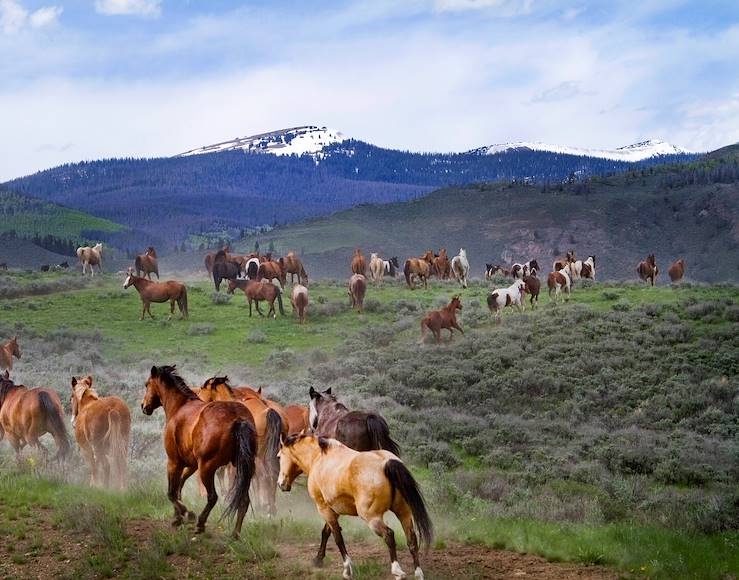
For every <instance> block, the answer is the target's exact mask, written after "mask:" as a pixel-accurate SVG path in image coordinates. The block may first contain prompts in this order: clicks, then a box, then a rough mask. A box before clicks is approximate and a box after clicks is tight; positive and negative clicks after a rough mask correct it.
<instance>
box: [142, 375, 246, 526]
mask: <svg viewBox="0 0 739 580" xmlns="http://www.w3.org/2000/svg"><path fill="white" fill-rule="evenodd" d="M158 407H163V408H164V415H165V417H166V423H165V426H164V449H165V451H166V452H167V479H168V492H167V497H168V498H169V501H171V502H172V504H173V505H174V521H173V522H172V524H173V525H174V526H180V525H182V522H183V519H184V518H185V517H187V518H188V519H191V520H192V519H194V518H195V514H194V513H192V512H191V511H189V510H188V509H187V507H186V506H185V504H184V503H182V486H183V485H184V484H185V481H186V480H187V478H189V477H190V476H191V475H192V474H193V473H195V472H196V471H197V472H199V474H200V481H201V482H202V483H203V485H204V486H205V489H206V490H207V493H208V502H207V503H206V505H205V508H204V509H203V511H202V512H201V513H200V516H199V517H198V523H197V531H198V532H203V531H205V523H206V521H207V520H208V515H209V514H210V512H211V510H212V509H213V507H214V506H215V505H216V502H217V501H218V494H217V493H216V487H215V474H216V471H217V470H218V469H219V468H220V467H222V466H224V465H229V464H231V465H233V466H234V467H235V468H236V473H235V476H234V478H233V481H232V483H231V489H230V490H229V499H228V505H227V507H226V512H225V513H226V515H227V516H230V515H233V514H234V513H235V514H236V522H235V525H234V530H233V535H234V537H238V536H239V533H240V532H241V524H242V522H243V521H244V516H245V515H246V510H247V509H249V486H250V485H251V480H252V477H253V476H254V470H255V461H256V453H257V433H256V429H255V427H254V417H252V414H251V413H250V412H249V409H247V408H246V407H245V406H244V405H242V404H241V403H237V402H234V401H218V402H212V403H205V402H203V401H201V400H200V399H199V398H198V396H197V395H196V394H195V393H194V392H193V391H192V390H191V389H190V388H189V387H188V386H187V385H186V384H185V381H184V380H182V378H181V377H180V376H179V375H178V374H177V373H176V371H175V367H174V366H162V367H152V368H151V374H150V376H149V378H148V380H147V381H146V394H145V395H144V399H143V401H141V410H142V411H143V412H144V414H145V415H151V414H152V413H153V412H154V410H155V409H157V408H158Z"/></svg>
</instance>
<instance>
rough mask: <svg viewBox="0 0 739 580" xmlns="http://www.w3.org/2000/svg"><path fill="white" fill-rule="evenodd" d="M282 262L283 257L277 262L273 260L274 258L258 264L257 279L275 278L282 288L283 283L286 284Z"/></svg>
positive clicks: (269, 279) (270, 279)
mask: <svg viewBox="0 0 739 580" xmlns="http://www.w3.org/2000/svg"><path fill="white" fill-rule="evenodd" d="M283 264H284V258H280V260H279V261H278V262H275V261H274V260H265V261H264V262H262V263H261V264H259V270H257V280H258V281H261V280H268V281H269V282H271V281H272V280H275V279H276V280H277V281H278V282H279V283H280V288H282V289H283V290H284V289H285V284H287V274H286V273H285V268H284V267H283Z"/></svg>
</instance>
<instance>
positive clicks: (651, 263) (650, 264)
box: [636, 254, 659, 286]
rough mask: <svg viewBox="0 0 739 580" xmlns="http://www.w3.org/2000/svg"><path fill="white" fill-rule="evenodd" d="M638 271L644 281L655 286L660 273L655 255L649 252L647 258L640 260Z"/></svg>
mask: <svg viewBox="0 0 739 580" xmlns="http://www.w3.org/2000/svg"><path fill="white" fill-rule="evenodd" d="M636 272H637V273H638V274H639V278H641V279H642V280H643V281H644V282H649V283H650V284H651V285H652V286H654V284H655V282H656V281H657V274H659V268H657V259H656V258H655V257H654V254H649V256H647V259H646V260H644V261H643V262H639V265H638V266H637V267H636Z"/></svg>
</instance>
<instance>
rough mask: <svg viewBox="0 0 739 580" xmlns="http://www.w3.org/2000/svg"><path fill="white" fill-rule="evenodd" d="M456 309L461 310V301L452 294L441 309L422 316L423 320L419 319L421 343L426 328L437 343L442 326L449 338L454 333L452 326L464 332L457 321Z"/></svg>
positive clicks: (424, 336)
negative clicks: (447, 331) (447, 332)
mask: <svg viewBox="0 0 739 580" xmlns="http://www.w3.org/2000/svg"><path fill="white" fill-rule="evenodd" d="M457 310H462V301H461V300H460V299H459V296H454V297H452V299H451V301H450V302H449V304H447V305H446V306H445V307H444V308H442V309H441V310H432V311H431V312H429V313H428V314H427V315H426V316H424V318H423V320H421V342H422V343H423V340H424V338H426V329H427V328H428V329H429V330H430V331H431V332H432V334H433V335H434V338H435V339H436V342H437V344H438V343H439V342H441V329H442V328H446V329H447V330H449V340H451V339H452V334H454V332H453V330H452V329H454V328H456V329H457V330H458V331H459V332H461V333H462V334H464V330H462V327H461V326H459V324H458V323H457Z"/></svg>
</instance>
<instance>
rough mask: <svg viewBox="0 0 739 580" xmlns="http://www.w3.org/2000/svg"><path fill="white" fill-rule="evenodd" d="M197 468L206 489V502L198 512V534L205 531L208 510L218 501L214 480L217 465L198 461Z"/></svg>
mask: <svg viewBox="0 0 739 580" xmlns="http://www.w3.org/2000/svg"><path fill="white" fill-rule="evenodd" d="M198 469H199V470H200V479H201V480H202V482H203V485H204V486H205V489H206V490H207V491H208V503H206V504H205V507H204V508H203V511H202V512H200V515H199V516H198V528H197V533H198V534H200V533H202V532H204V531H205V522H206V521H207V520H208V516H209V515H210V511H211V510H212V509H213V507H214V506H215V505H216V502H217V501H218V494H217V493H216V482H215V475H216V469H217V466H213V465H208V464H203V463H200V464H199V465H198Z"/></svg>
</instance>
